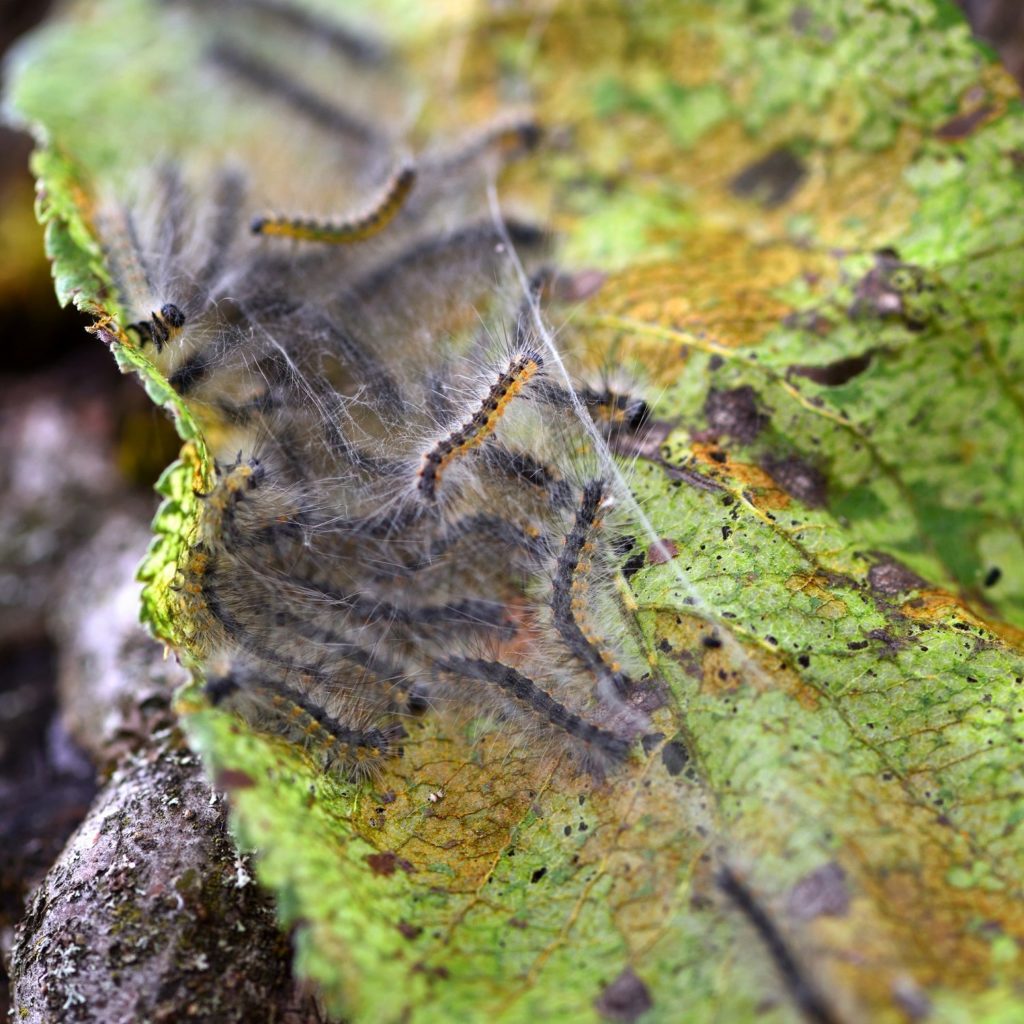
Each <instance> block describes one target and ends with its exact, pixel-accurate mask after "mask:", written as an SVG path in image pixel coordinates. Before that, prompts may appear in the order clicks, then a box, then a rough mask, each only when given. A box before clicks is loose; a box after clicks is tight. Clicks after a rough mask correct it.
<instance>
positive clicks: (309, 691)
mask: <svg viewBox="0 0 1024 1024" xmlns="http://www.w3.org/2000/svg"><path fill="white" fill-rule="evenodd" d="M238 6H239V7H244V6H246V5H242V4H239V5H238ZM253 6H254V8H256V9H257V10H258V11H259V12H261V14H262V15H264V16H267V17H282V16H283V15H282V13H281V12H282V10H283V8H281V7H280V6H279V5H276V4H272V5H268V4H262V3H261V4H254V5H253ZM293 27H296V26H295V25H293ZM343 37H345V38H347V36H344V34H343ZM341 50H342V52H344V48H341ZM211 56H212V58H213V60H214V62H215V64H216V65H217V66H218V67H219V68H220V69H221V70H222V71H224V72H225V73H230V74H231V75H234V76H236V77H241V78H243V79H246V80H247V81H249V83H250V84H251V85H254V86H257V87H258V88H259V89H260V90H261V91H263V92H266V93H269V94H272V95H274V96H275V97H276V98H278V99H280V100H281V101H282V102H283V103H285V104H287V105H288V106H289V107H290V109H292V111H293V112H294V113H295V114H296V115H298V116H300V117H302V118H305V119H306V121H307V122H308V123H309V124H308V126H309V127H310V128H311V129H312V130H314V131H318V132H323V133H324V134H325V135H326V136H329V137H330V138H331V139H335V140H336V139H338V138H339V137H342V138H344V140H345V142H346V145H347V147H348V148H347V150H346V153H347V160H348V162H349V164H351V165H352V166H353V167H355V168H356V170H355V171H354V172H353V173H354V178H355V179H356V180H363V181H370V180H372V179H374V177H375V174H376V169H377V168H379V167H381V166H385V165H390V166H392V167H395V166H398V168H399V169H398V171H397V172H395V173H394V174H393V175H392V177H391V179H390V180H389V181H388V182H387V183H386V184H385V185H384V186H383V188H381V189H379V191H378V193H377V195H376V197H375V198H371V199H370V201H369V202H365V203H348V204H346V205H347V206H348V207H349V208H350V209H351V208H359V207H360V206H362V207H363V212H361V213H358V214H355V215H350V216H347V217H345V219H343V220H337V219H335V218H334V217H333V216H331V215H328V216H326V217H325V218H324V219H322V220H321V219H320V218H319V217H318V218H315V219H297V218H293V217H282V218H276V217H275V218H272V219H271V218H267V217H265V216H263V215H259V216H258V218H257V219H255V220H253V219H252V218H253V214H254V212H255V211H254V209H253V208H254V207H256V206H257V205H258V203H259V202H260V201H259V200H258V199H257V198H255V196H256V194H257V193H258V191H259V189H262V188H264V187H265V185H264V182H263V179H262V177H261V174H262V173H263V172H262V168H261V166H260V165H259V164H257V165H254V166H247V167H245V168H244V169H242V168H241V166H240V165H239V166H224V167H222V168H221V169H219V170H215V171H214V172H213V174H212V177H211V176H210V175H209V173H208V172H203V173H200V172H197V171H191V170H189V169H188V168H185V167H182V166H179V165H178V164H176V163H174V162H173V161H170V162H168V163H167V164H166V166H164V167H163V168H162V169H161V170H160V172H159V173H158V174H157V175H156V178H155V181H152V182H149V183H147V184H146V187H145V188H144V189H142V190H140V196H139V197H138V198H127V199H126V198H125V197H123V196H121V197H118V198H116V199H112V200H111V201H110V202H108V203H107V204H106V205H105V206H104V207H103V209H102V210H101V212H100V214H99V216H98V218H97V226H98V228H99V231H100V234H101V237H102V239H103V241H104V244H105V246H106V249H107V253H108V256H109V262H110V265H111V267H112V269H113V271H114V274H115V277H116V283H117V287H118V290H119V293H120V295H121V298H122V302H123V305H124V308H125V310H126V313H127V314H128V315H127V319H128V320H129V324H128V326H127V327H126V328H125V331H126V332H130V333H129V334H127V336H128V338H129V340H131V339H132V338H133V336H134V338H136V339H137V344H138V345H139V346H140V347H145V348H146V349H147V351H148V352H149V353H150V354H151V356H152V358H153V359H154V360H155V362H156V364H157V365H158V367H159V368H160V369H161V371H162V372H163V373H164V374H165V375H166V377H167V379H168V381H169V382H170V384H171V387H172V388H174V389H175V390H176V391H177V392H178V393H179V394H180V395H181V396H182V397H183V398H184V399H185V400H186V401H187V402H188V403H189V406H190V408H191V410H192V412H193V414H194V416H195V417H196V419H197V420H198V422H199V423H200V425H201V427H202V429H203V431H204V434H205V436H206V438H207V440H208V443H209V444H210V446H211V448H212V450H213V452H214V455H215V460H216V461H215V467H214V469H215V472H214V480H213V483H212V486H211V487H209V489H208V490H206V491H205V492H204V493H203V494H201V495H200V498H201V503H202V514H201V517H200V522H199V527H198V536H197V537H196V538H195V541H194V543H193V546H192V548H191V551H190V552H189V554H188V557H187V559H186V560H185V563H184V564H183V565H182V567H181V570H180V574H179V580H178V584H177V586H178V592H179V595H180V601H181V607H182V612H183V615H184V616H185V617H186V618H187V619H188V621H190V622H191V623H192V624H193V628H194V636H193V642H192V647H193V651H192V653H193V655H194V656H195V657H196V658H197V659H198V661H199V662H200V664H201V666H202V668H203V672H204V675H205V679H206V692H207V695H208V697H209V699H210V700H211V702H212V703H214V704H225V705H227V706H230V707H232V708H233V709H235V710H236V711H237V712H238V713H240V714H242V715H244V716H245V717H247V718H248V719H250V720H251V721H252V722H253V723H254V724H256V725H257V726H259V727H264V728H269V729H272V730H274V731H277V732H280V733H282V734H283V735H285V736H286V737H288V738H289V739H292V740H294V741H295V742H300V743H302V744H304V745H306V746H307V747H309V748H310V749H312V750H314V751H315V752H316V753H317V756H318V757H319V758H320V759H321V760H322V762H323V763H324V764H325V765H330V766H332V767H337V768H339V769H340V770H342V771H344V772H347V773H349V774H353V775H363V774H366V773H367V772H372V771H374V770H376V769H377V768H378V767H379V766H380V765H381V764H382V763H383V762H384V761H386V759H388V758H390V757H395V756H398V755H399V754H400V752H401V745H400V740H401V738H402V736H403V730H402V721H403V718H404V717H405V716H408V715H410V714H413V713H416V712H417V711H418V710H419V709H420V708H422V707H423V706H424V704H425V705H427V706H428V707H429V708H431V709H432V711H433V712H434V713H436V714H438V715H441V716H453V715H454V716H465V715H466V714H467V713H469V714H476V715H485V716H492V717H496V718H499V719H504V720H507V721H510V722H514V723H516V725H517V727H519V728H521V730H522V731H523V732H524V734H528V735H537V736H544V737H548V738H549V739H550V740H551V742H552V743H553V744H555V745H556V746H560V747H561V748H563V749H565V750H566V751H567V752H569V753H570V754H572V755H573V756H574V757H575V758H576V759H577V761H578V763H580V764H581V765H583V766H584V767H586V768H588V769H590V770H592V771H594V772H595V773H598V774H600V773H603V772H605V771H607V770H608V769H610V768H612V767H613V766H614V765H616V764H619V763H621V762H622V761H623V760H625V759H626V758H627V757H628V756H629V752H630V750H631V747H632V744H633V741H634V740H635V739H636V737H637V736H638V735H639V734H640V733H642V732H643V731H644V730H645V729H646V728H647V724H648V723H647V718H646V715H645V714H644V712H643V711H642V710H640V708H641V705H642V703H643V701H642V697H643V692H644V687H645V682H646V681H647V679H648V678H649V674H650V662H649V660H648V659H647V658H646V656H645V654H644V652H643V650H642V647H641V644H640V643H639V642H638V640H637V639H636V631H635V629H634V628H633V623H632V620H631V615H632V609H631V608H630V607H629V606H628V602H625V601H624V600H623V599H622V594H621V583H622V579H621V576H620V574H619V569H618V561H619V558H620V555H621V553H622V551H623V550H626V549H628V548H629V547H630V546H631V541H630V539H629V534H630V530H631V529H632V523H631V521H630V512H629V509H628V507H627V506H625V505H623V504H622V503H621V502H620V501H619V497H618V493H619V492H618V491H617V486H618V484H617V482H616V480H615V479H614V478H613V477H612V476H609V474H608V473H607V465H606V460H607V459H608V458H609V456H608V453H607V441H608V439H609V438H610V437H613V436H614V435H616V434H617V433H621V432H627V433H636V432H637V431H639V430H641V429H643V427H644V424H645V423H646V421H647V418H648V412H649V410H648V408H647V405H646V403H644V402H643V401H642V400H640V399H634V398H632V397H630V396H629V395H628V394H626V393H625V392H620V391H616V390H613V389H612V388H611V387H610V386H604V387H594V386H592V385H591V384H589V383H587V382H586V381H571V380H568V381H563V380H561V379H560V378H559V376H558V375H557V374H556V373H554V372H552V366H551V363H552V358H551V357H552V352H551V351H550V343H549V340H548V339H547V338H546V337H545V336H544V332H543V331H542V330H541V329H540V328H539V326H538V322H537V308H538V304H539V303H540V302H541V301H546V300H547V298H548V297H549V293H550V292H551V291H552V289H551V288H550V284H551V281H552V279H553V272H552V271H551V270H550V269H549V268H548V267H547V260H548V259H549V251H550V239H549V237H548V235H547V233H546V232H545V231H544V230H543V229H542V228H540V227H538V226H536V225H534V224H532V223H530V222H528V221H523V220H516V219H514V218H505V217H501V216H495V213H494V210H493V208H492V203H491V200H490V196H489V194H488V187H489V186H490V185H491V184H492V183H493V180H494V178H495V175H496V174H497V173H498V172H499V171H500V169H501V167H502V165H503V164H504V163H506V162H507V161H508V160H510V159H514V158H517V157H519V156H522V155H523V154H525V153H527V152H529V151H530V150H532V149H533V148H534V147H535V146H536V145H537V142H538V139H539V132H538V130H537V127H536V125H535V123H534V122H533V120H532V119H531V118H529V117H524V116H523V115H521V114H515V115H510V116H508V117H505V118H499V119H498V120H497V121H496V123H495V124H493V125H488V126H483V127H482V128H481V129H479V130H478V131H476V132H474V133H472V134H471V136H470V138H469V140H468V141H466V140H463V141H461V142H458V143H455V144H453V145H451V146H446V145H445V144H443V143H442V144H432V145H431V146H429V147H428V148H426V149H425V150H424V151H423V152H422V153H421V154H420V155H419V156H418V157H417V158H416V159H415V160H414V161H413V162H399V161H398V160H397V159H396V157H395V153H396V151H397V150H398V148H399V147H398V146H397V145H395V144H393V143H392V142H391V141H390V140H389V139H388V138H387V137H386V133H382V132H380V131H378V130H376V129H375V128H374V129H371V128H370V127H368V126H361V125H359V124H357V123H355V122H353V121H352V120H351V118H349V117H348V115H347V114H346V113H344V112H339V111H335V110H333V108H332V107H331V105H330V103H329V102H328V101H327V100H326V99H324V98H323V97H321V96H319V95H316V94H312V93H310V91H309V89H308V87H307V85H306V84H304V83H301V82H299V81H293V80H291V79H290V78H289V77H288V73H287V72H286V70H284V69H281V68H276V67H274V68H271V67H269V66H268V65H266V62H265V60H264V58H263V57H261V56H260V55H258V54H255V53H249V52H247V51H245V50H244V49H241V48H240V47H239V44H238V43H237V42H236V41H234V40H228V39H225V40H224V41H222V42H220V43H218V44H216V45H215V46H214V47H213V49H212V51H211ZM352 60H353V64H354V65H360V64H361V63H363V61H362V58H359V59H356V58H352ZM375 66H376V64H375ZM401 148H402V149H405V148H406V147H405V143H403V144H402V146H401ZM377 180H379V178H378V179H377ZM246 225H248V226H249V227H250V228H251V230H246ZM338 242H344V243H345V244H344V245H337V244H334V243H338ZM524 273H525V274H526V275H527V278H526V285H525V298H524V283H523V279H522V274H524ZM554 363H555V364H556V366H558V367H561V357H560V355H559V354H558V353H557V352H555V353H554Z"/></svg>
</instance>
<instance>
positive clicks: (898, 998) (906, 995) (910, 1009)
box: [892, 977, 932, 1020]
mask: <svg viewBox="0 0 1024 1024" xmlns="http://www.w3.org/2000/svg"><path fill="white" fill-rule="evenodd" d="M892 1000H893V1002H894V1003H895V1004H896V1005H897V1006H898V1007H899V1008H900V1009H901V1010H902V1011H903V1012H904V1013H905V1014H906V1015H907V1016H908V1017H909V1018H910V1019H911V1020H926V1019H927V1018H928V1017H930V1016H931V1012H932V1001H931V1000H930V999H929V998H928V994H927V993H926V992H924V991H923V990H922V989H921V987H920V986H919V985H918V984H917V983H916V982H915V981H914V980H913V979H912V978H908V977H902V978H897V979H896V980H895V981H893V983H892Z"/></svg>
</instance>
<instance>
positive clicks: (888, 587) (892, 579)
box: [868, 557, 928, 594]
mask: <svg viewBox="0 0 1024 1024" xmlns="http://www.w3.org/2000/svg"><path fill="white" fill-rule="evenodd" d="M868 585H869V586H870V587H871V589H872V590H876V591H878V593H880V594H902V593H903V592H904V591H907V590H921V589H922V588H924V587H927V586H928V584H927V583H925V581H924V580H923V579H921V577H920V576H918V575H917V573H916V572H912V571H911V570H910V569H908V568H907V567H906V566H905V565H903V564H902V563H900V562H897V561H896V559H895V558H889V557H885V558H884V560H883V561H880V562H878V563H877V564H875V565H873V566H871V568H870V569H869V570H868Z"/></svg>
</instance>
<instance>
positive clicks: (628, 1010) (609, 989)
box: [594, 967, 654, 1024]
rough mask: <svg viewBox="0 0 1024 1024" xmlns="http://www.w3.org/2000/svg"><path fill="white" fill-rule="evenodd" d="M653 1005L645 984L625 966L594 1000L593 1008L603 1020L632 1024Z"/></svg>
mask: <svg viewBox="0 0 1024 1024" xmlns="http://www.w3.org/2000/svg"><path fill="white" fill-rule="evenodd" d="M653 1006H654V1003H653V1001H652V1000H651V993H650V992H649V991H648V989H647V986H646V985H645V984H644V983H643V982H642V981H641V980H640V979H639V978H638V977H637V976H636V974H634V973H633V969H632V968H631V967H627V968H626V969H625V970H624V971H623V972H622V973H621V974H620V975H619V976H618V977H617V978H616V979H615V980H614V981H613V982H612V983H611V984H610V985H607V986H606V987H605V990H604V991H603V992H602V993H601V994H600V995H599V996H598V997H597V999H595V1000H594V1008H595V1009H596V1010H597V1012H598V1013H599V1014H600V1015H601V1016H602V1017H604V1018H605V1020H614V1021H623V1022H625V1024H632V1022H633V1021H635V1020H639V1019H640V1017H641V1016H643V1014H645V1013H646V1012H647V1011H648V1010H650V1009H651V1008H652V1007H653Z"/></svg>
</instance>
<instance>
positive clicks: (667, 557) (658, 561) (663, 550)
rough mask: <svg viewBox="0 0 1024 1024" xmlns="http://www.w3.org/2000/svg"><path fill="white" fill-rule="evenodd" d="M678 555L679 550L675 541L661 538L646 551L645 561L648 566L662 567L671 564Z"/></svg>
mask: <svg viewBox="0 0 1024 1024" xmlns="http://www.w3.org/2000/svg"><path fill="white" fill-rule="evenodd" d="M678 554H679V548H678V547H677V546H676V543H675V541H672V540H669V539H668V538H666V537H662V539H661V540H659V541H655V542H654V543H653V544H652V545H651V546H650V547H649V548H648V549H647V561H648V563H649V564H650V565H664V564H665V563H666V562H671V561H672V559H673V558H675V557H676V555H678Z"/></svg>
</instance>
